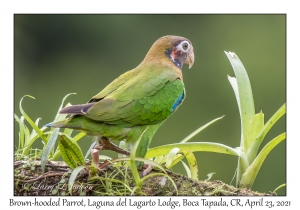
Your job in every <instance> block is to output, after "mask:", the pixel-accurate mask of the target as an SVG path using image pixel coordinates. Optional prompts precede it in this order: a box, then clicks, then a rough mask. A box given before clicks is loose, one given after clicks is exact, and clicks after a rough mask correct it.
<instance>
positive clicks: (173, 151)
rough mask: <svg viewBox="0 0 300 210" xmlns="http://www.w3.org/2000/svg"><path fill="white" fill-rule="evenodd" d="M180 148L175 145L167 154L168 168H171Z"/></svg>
mask: <svg viewBox="0 0 300 210" xmlns="http://www.w3.org/2000/svg"><path fill="white" fill-rule="evenodd" d="M179 150H180V149H179V148H177V147H175V148H173V149H171V151H170V152H169V153H168V154H167V155H166V168H170V166H171V164H172V162H173V160H174V157H175V156H176V155H177V153H178V152H179Z"/></svg>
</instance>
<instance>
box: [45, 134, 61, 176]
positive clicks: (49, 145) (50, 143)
mask: <svg viewBox="0 0 300 210" xmlns="http://www.w3.org/2000/svg"><path fill="white" fill-rule="evenodd" d="M58 131H59V128H55V129H54V130H53V132H52V134H51V136H50V138H49V141H48V143H47V145H46V147H45V149H44V152H43V154H42V158H41V166H42V172H43V173H44V170H45V164H46V162H47V160H48V157H49V154H50V152H51V150H52V148H53V147H54V145H55V143H56V140H57V136H58Z"/></svg>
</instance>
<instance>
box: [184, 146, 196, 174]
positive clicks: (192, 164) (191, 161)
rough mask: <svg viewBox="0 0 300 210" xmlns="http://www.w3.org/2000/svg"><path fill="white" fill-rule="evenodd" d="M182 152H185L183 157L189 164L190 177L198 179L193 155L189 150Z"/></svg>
mask: <svg viewBox="0 0 300 210" xmlns="http://www.w3.org/2000/svg"><path fill="white" fill-rule="evenodd" d="M183 153H186V155H185V158H186V160H187V161H188V164H189V168H190V171H191V178H192V179H196V180H198V164H197V160H196V157H195V155H194V154H193V153H192V152H190V151H184V152H183Z"/></svg>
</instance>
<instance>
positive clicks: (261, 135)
mask: <svg viewBox="0 0 300 210" xmlns="http://www.w3.org/2000/svg"><path fill="white" fill-rule="evenodd" d="M285 113H286V104H285V103H284V104H283V105H282V106H281V107H280V108H279V109H278V110H277V111H276V112H275V114H274V115H273V116H272V117H271V118H270V119H269V120H268V122H267V123H266V124H265V126H264V127H263V129H262V131H261V132H260V133H259V134H258V136H257V137H256V141H255V144H258V147H259V146H260V144H261V142H262V141H263V140H264V138H265V136H266V135H267V133H268V132H269V130H270V129H271V128H272V127H273V125H274V124H275V123H276V122H277V121H278V120H279V119H280V118H281V117H282V116H283V115H284V114H285Z"/></svg>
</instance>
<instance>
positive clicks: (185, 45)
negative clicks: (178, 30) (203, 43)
mask: <svg viewBox="0 0 300 210" xmlns="http://www.w3.org/2000/svg"><path fill="white" fill-rule="evenodd" d="M188 47H189V44H188V43H186V42H185V43H183V44H182V48H183V49H184V50H186V49H187V48H188Z"/></svg>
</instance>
